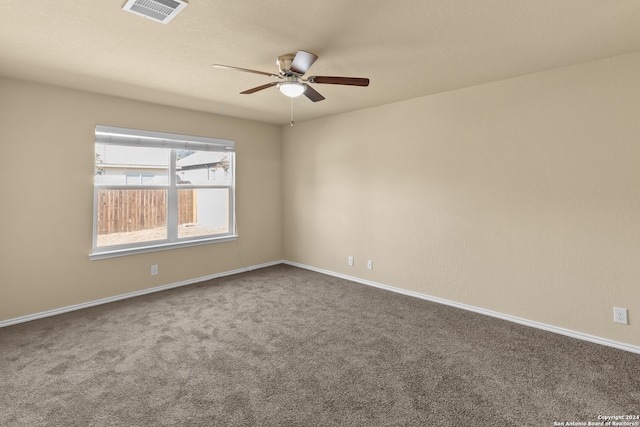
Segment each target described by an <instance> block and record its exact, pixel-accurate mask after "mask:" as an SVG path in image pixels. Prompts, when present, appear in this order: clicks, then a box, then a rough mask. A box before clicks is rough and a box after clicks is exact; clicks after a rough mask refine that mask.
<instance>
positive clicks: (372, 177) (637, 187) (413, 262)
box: [283, 53, 640, 345]
mask: <svg viewBox="0 0 640 427" xmlns="http://www.w3.org/2000/svg"><path fill="white" fill-rule="evenodd" d="M638 76H640V53H638V54H634V55H628V56H621V57H616V58H611V59H608V60H603V61H598V62H593V63H588V64H582V65H577V66H573V67H569V68H563V69H557V70H552V71H548V72H544V73H538V74H533V75H528V76H523V77H519V78H514V79H510V80H505V81H500V82H495V83H491V84H486V85H482V86H476V87H471V88H467V89H462V90H457V91H453V92H447V93H442V94H438V95H434V96H428V97H423V98H417V99H413V100H409V101H405V102H399V103H396V104H392V105H386V106H381V107H378V108H372V109H367V110H362V111H357V112H353V113H349V114H342V115H338V116H334V117H328V118H323V119H318V120H314V121H308V122H304V123H298V124H296V126H295V127H293V128H290V127H284V128H283V168H284V169H283V188H284V209H283V214H284V236H285V238H284V248H285V250H284V256H285V259H288V260H291V261H294V262H298V263H302V264H306V265H310V266H313V267H317V268H322V269H326V270H330V271H334V272H337V273H341V274H347V275H351V276H356V277H359V278H363V279H367V280H372V281H375V282H379V283H382V284H386V285H390V286H395V287H400V288H404V289H407V290H411V291H416V292H420V293H423V294H427V295H430V296H435V297H440V298H445V299H449V300H452V301H456V302H459V303H464V304H469V305H472V306H476V307H480V308H484V309H488V310H493V311H497V312H500V313H504V314H508V315H513V316H517V317H521V318H524V319H528V320H533V321H538V322H543V323H546V324H550V325H553V326H557V327H561V328H567V329H570V330H573V331H578V332H582V333H586V334H591V335H595V336H598V337H602V338H607V339H611V340H614V341H618V342H623V343H627V344H631V345H640V80H639V79H638ZM423 78H428V76H426V77H424V76H423ZM345 90H348V89H345ZM368 90H375V82H372V85H371V87H370V89H368ZM349 255H352V256H354V257H355V260H356V265H355V266H354V267H348V266H347V256H349ZM367 259H371V260H373V261H374V269H373V270H372V271H369V270H367V269H366V260H367ZM613 306H621V307H625V308H627V309H628V310H629V321H630V325H627V326H625V325H620V324H614V323H613V321H612V318H613V313H612V307H613Z"/></svg>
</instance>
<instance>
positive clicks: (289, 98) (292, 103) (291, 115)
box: [289, 98, 293, 127]
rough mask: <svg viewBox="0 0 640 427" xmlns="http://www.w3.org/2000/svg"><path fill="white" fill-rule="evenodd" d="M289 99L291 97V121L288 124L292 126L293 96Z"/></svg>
mask: <svg viewBox="0 0 640 427" xmlns="http://www.w3.org/2000/svg"><path fill="white" fill-rule="evenodd" d="M289 99H291V121H290V122H289V124H290V125H291V127H293V98H289Z"/></svg>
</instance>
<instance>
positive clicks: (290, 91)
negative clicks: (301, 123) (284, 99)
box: [278, 82, 306, 98]
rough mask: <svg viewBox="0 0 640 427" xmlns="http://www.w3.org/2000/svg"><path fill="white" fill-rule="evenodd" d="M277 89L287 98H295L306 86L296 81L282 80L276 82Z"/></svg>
mask: <svg viewBox="0 0 640 427" xmlns="http://www.w3.org/2000/svg"><path fill="white" fill-rule="evenodd" d="M278 89H279V90H280V92H282V93H283V94H284V95H286V96H288V97H289V98H295V97H297V96H300V95H302V94H303V93H304V91H305V89H306V86H305V85H304V84H303V83H298V82H282V83H278Z"/></svg>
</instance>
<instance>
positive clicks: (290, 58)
mask: <svg viewBox="0 0 640 427" xmlns="http://www.w3.org/2000/svg"><path fill="white" fill-rule="evenodd" d="M316 59H318V55H315V54H313V53H310V52H306V51H304V50H299V51H298V52H297V53H296V54H295V55H293V54H287V55H281V56H279V57H278V60H277V61H276V64H278V74H274V73H267V72H264V71H256V70H249V69H246V68H239V67H232V66H230V65H221V64H214V65H213V67H214V68H224V69H228V70H236V71H243V72H245V73H253V74H262V75H264V76H269V77H276V78H278V79H280V81H276V82H271V83H267V84H264V85H262V86H258V87H254V88H252V89H247V90H245V91H244V92H240V93H241V94H250V93H255V92H258V91H260V90H263V89H267V88H270V87H271V86H277V87H278V89H279V90H280V92H282V93H283V94H284V95H286V96H288V97H290V98H295V97H297V96H300V95H302V94H304V96H306V97H307V98H309V99H310V100H311V101H313V102H318V101H322V100H323V99H325V98H324V96H322V95H320V93H318V91H316V90H315V89H314V88H312V87H311V86H309V83H317V84H330V85H346V86H369V79H366V78H361V77H336V76H310V77H307V78H306V79H305V78H302V76H304V74H305V73H306V72H307V70H308V69H309V68H310V67H311V66H312V65H313V63H314V62H316Z"/></svg>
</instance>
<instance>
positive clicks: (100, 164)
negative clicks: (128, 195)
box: [94, 143, 170, 185]
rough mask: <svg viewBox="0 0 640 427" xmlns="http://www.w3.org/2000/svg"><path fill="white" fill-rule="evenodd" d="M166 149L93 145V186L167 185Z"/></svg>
mask: <svg viewBox="0 0 640 427" xmlns="http://www.w3.org/2000/svg"><path fill="white" fill-rule="evenodd" d="M169 154H170V150H169V149H166V148H152V147H130V146H125V145H111V144H101V143H96V158H95V172H94V176H95V183H96V184H98V185H168V184H169V158H170V157H169Z"/></svg>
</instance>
